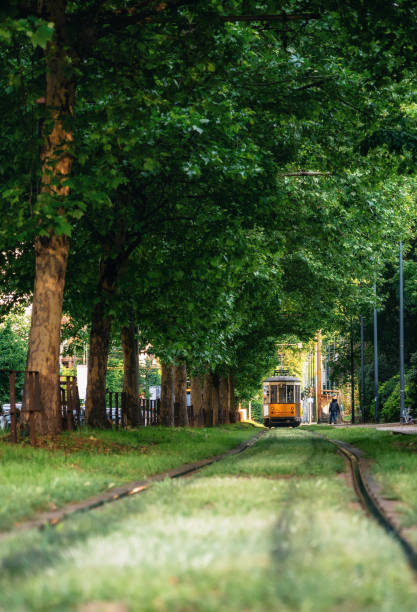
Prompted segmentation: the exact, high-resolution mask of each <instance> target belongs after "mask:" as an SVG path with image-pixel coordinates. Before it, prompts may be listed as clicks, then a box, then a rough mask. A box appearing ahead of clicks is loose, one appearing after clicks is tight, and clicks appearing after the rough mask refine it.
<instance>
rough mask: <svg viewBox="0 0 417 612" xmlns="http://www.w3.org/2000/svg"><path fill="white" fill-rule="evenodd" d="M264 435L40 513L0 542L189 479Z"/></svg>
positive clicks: (1, 536) (1, 534)
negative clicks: (160, 485)
mask: <svg viewBox="0 0 417 612" xmlns="http://www.w3.org/2000/svg"><path fill="white" fill-rule="evenodd" d="M266 432H267V430H261V431H260V432H258V433H257V434H255V435H254V436H252V437H251V438H249V440H246V441H245V442H242V443H241V444H239V446H236V447H234V448H232V449H230V450H228V451H226V452H224V453H221V454H219V455H215V456H213V457H209V458H207V459H201V460H199V461H195V462H193V463H187V464H184V465H182V466H180V467H178V468H173V469H171V470H168V471H166V472H162V473H159V474H155V475H153V476H149V477H147V478H145V479H143V480H139V481H134V482H130V483H127V484H125V485H121V486H120V487H115V488H113V489H111V490H110V491H107V492H105V493H102V494H99V495H96V496H94V497H91V498H89V499H86V500H84V501H81V502H76V503H70V504H67V505H66V506H63V507H62V508H59V509H58V510H54V511H50V512H42V513H40V514H38V515H37V516H35V517H34V518H32V519H29V520H27V521H25V522H22V523H18V524H16V525H15V526H14V527H13V528H12V529H10V530H8V531H3V532H0V540H3V539H5V538H8V537H11V536H12V535H15V534H16V533H17V532H19V531H27V530H30V529H44V528H46V527H48V526H49V527H55V526H57V525H58V524H59V523H61V522H62V521H64V520H68V519H70V518H72V517H73V516H74V515H77V514H81V513H83V512H89V511H91V510H95V509H96V508H99V507H101V506H104V505H107V504H110V503H114V502H116V501H119V500H121V499H125V498H126V497H130V496H133V495H137V494H139V493H144V492H145V491H147V490H148V489H149V488H150V487H151V486H152V484H154V483H155V482H161V481H163V480H165V479H166V478H168V479H174V478H183V477H187V476H190V475H192V474H193V473H196V472H198V471H199V470H201V469H203V468H204V467H207V466H209V465H212V464H213V463H217V462H218V461H221V460H222V459H226V458H228V457H231V456H233V455H238V454H240V453H242V452H243V451H245V450H246V449H248V448H250V447H251V446H253V445H254V444H256V442H257V441H258V440H259V438H261V437H262V436H263V435H264V434H265V433H266Z"/></svg>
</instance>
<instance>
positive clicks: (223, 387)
mask: <svg viewBox="0 0 417 612" xmlns="http://www.w3.org/2000/svg"><path fill="white" fill-rule="evenodd" d="M219 399H220V414H221V423H225V424H227V423H230V417H229V407H228V400H229V383H228V379H227V378H226V377H225V376H220V381H219Z"/></svg>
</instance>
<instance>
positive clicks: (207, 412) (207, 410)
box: [202, 371, 213, 427]
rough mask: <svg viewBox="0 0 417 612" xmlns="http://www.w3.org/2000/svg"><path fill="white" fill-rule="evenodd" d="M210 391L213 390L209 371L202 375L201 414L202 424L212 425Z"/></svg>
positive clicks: (211, 376)
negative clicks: (202, 417) (202, 416)
mask: <svg viewBox="0 0 417 612" xmlns="http://www.w3.org/2000/svg"><path fill="white" fill-rule="evenodd" d="M212 391H213V375H212V373H211V372H210V371H208V372H206V373H205V375H204V387H203V404H202V406H203V415H204V425H205V426H206V427H210V426H211V425H213V411H212V399H211V397H212Z"/></svg>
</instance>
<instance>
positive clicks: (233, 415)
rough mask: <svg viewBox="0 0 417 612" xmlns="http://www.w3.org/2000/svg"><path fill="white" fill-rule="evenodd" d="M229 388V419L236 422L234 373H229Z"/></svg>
mask: <svg viewBox="0 0 417 612" xmlns="http://www.w3.org/2000/svg"><path fill="white" fill-rule="evenodd" d="M228 383H229V384H228V388H229V393H228V396H227V397H228V402H227V406H228V410H229V419H230V422H231V423H236V400H235V387H234V382H233V376H232V374H229V376H228Z"/></svg>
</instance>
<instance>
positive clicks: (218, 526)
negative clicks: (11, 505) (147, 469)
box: [0, 430, 417, 612]
mask: <svg viewBox="0 0 417 612" xmlns="http://www.w3.org/2000/svg"><path fill="white" fill-rule="evenodd" d="M288 456H291V461H289V460H288ZM341 469H342V464H341V461H340V458H339V457H338V456H337V455H336V452H335V450H334V449H333V448H332V447H331V446H330V445H328V444H327V443H326V442H325V441H323V440H320V439H316V438H314V437H313V436H312V435H311V434H309V433H307V432H305V431H287V430H278V431H272V432H270V433H268V434H267V435H266V437H263V438H262V439H261V440H260V441H259V442H258V443H257V445H256V446H255V447H254V448H251V449H249V450H247V451H245V453H243V454H242V455H238V456H234V457H231V458H229V459H227V460H224V461H222V462H221V463H218V464H215V465H212V466H210V467H208V468H206V469H205V470H202V471H201V472H200V473H199V474H198V475H196V476H194V477H193V478H188V479H184V480H181V481H164V482H161V483H157V484H155V485H153V486H152V487H151V489H149V490H148V491H147V492H145V493H144V494H141V495H140V496H137V497H134V498H130V499H125V500H122V501H120V502H117V504H112V505H110V506H105V507H103V508H101V509H98V510H95V511H93V512H90V513H88V514H85V515H80V516H78V517H77V518H75V519H74V520H72V521H67V522H64V523H62V524H60V525H59V526H58V528H56V529H52V528H48V529H46V530H44V531H42V532H39V531H32V532H24V533H22V534H20V535H19V536H17V535H15V534H10V535H9V536H8V538H7V539H6V540H4V541H3V542H2V548H1V550H0V566H1V567H0V609H2V610H8V611H9V610H10V611H15V610H16V611H20V610H39V611H40V610H42V611H43V610H59V611H64V612H65V611H66V610H68V611H69V610H79V611H87V610H89V611H91V610H96V611H101V612H104V611H106V610H118V611H119V612H120V611H122V612H123V611H136V610H138V611H139V610H140V611H145V612H146V611H162V612H163V611H167V612H168V611H169V612H171V611H172V612H186V611H190V612H194V611H198V612H200V611H201V612H214V611H216V612H217V611H218V610H227V611H231V612H241V611H243V610H245V611H249V610H251V611H252V610H254V611H264V610H278V611H280V612H281V611H283V612H286V611H301V612H327V611H329V612H330V611H332V612H336V611H343V612H350V611H351V612H356V611H358V610H366V611H375V612H376V611H378V612H380V611H382V612H391V611H395V612H397V611H401V612H408V611H412V610H413V611H414V610H415V601H416V596H417V586H416V584H415V582H414V578H413V576H412V575H411V573H410V571H409V570H408V568H407V566H406V565H405V562H404V559H403V556H402V554H401V551H400V550H399V548H398V546H397V545H396V543H395V542H393V541H392V539H391V538H390V537H389V536H387V535H386V534H385V533H384V532H383V531H381V529H380V528H379V527H378V526H377V525H376V524H375V523H374V522H372V521H371V520H370V519H368V518H367V517H366V516H365V515H364V514H363V513H362V512H361V511H358V509H357V508H354V507H353V505H352V502H353V501H354V495H353V493H352V491H351V490H350V489H349V488H348V487H347V486H346V483H345V480H344V478H343V477H341V476H340V470H341ZM111 604H112V605H113V607H111Z"/></svg>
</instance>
